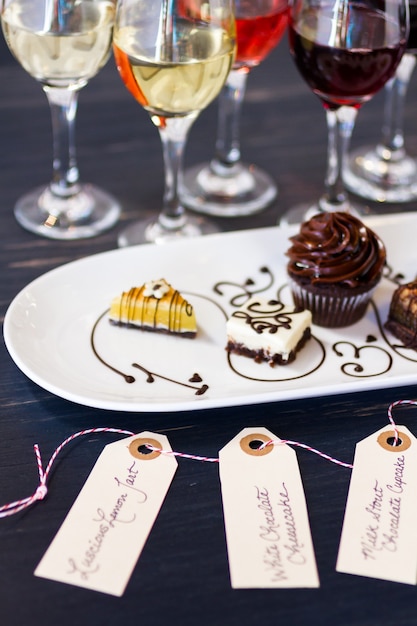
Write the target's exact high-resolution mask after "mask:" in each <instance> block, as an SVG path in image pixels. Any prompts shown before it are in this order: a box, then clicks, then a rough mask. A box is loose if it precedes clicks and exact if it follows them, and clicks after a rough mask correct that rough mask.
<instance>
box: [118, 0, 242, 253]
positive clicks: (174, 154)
mask: <svg viewBox="0 0 417 626" xmlns="http://www.w3.org/2000/svg"><path fill="white" fill-rule="evenodd" d="M113 50H114V56H115V59H116V65H117V69H118V71H119V74H120V77H121V79H122V81H123V82H124V84H125V86H126V88H127V89H128V90H129V91H130V92H131V94H132V95H133V96H134V97H135V99H136V100H137V101H138V102H139V104H141V105H142V107H143V108H144V109H145V110H146V111H147V112H148V113H149V116H150V118H151V121H152V122H153V123H154V125H155V126H156V127H157V128H158V131H159V134H160V138H161V142H162V148H163V156H164V164H165V190H164V199H163V209H162V211H161V213H160V214H159V216H158V218H157V219H151V220H148V221H146V220H144V221H139V222H137V223H135V224H132V225H131V226H128V227H127V229H125V231H123V232H122V233H121V235H120V237H119V245H121V246H125V245H132V244H137V243H151V242H154V243H165V242H167V241H170V240H172V239H178V238H182V237H190V236H196V235H200V234H205V233H207V232H215V231H216V230H217V228H216V227H215V226H214V225H212V224H211V223H210V222H208V221H205V220H203V219H202V218H201V217H197V218H193V217H192V216H189V215H187V214H186V212H185V210H184V207H183V205H182V203H181V201H180V198H179V193H178V192H179V185H180V179H181V172H182V160H183V153H184V148H185V143H186V139H187V135H188V132H189V129H190V127H191V125H192V124H193V123H194V121H195V119H196V118H197V116H198V115H199V113H200V112H201V111H202V110H203V109H205V108H206V107H207V106H208V104H209V103H210V102H211V101H212V100H214V98H215V97H216V96H217V95H218V93H219V92H220V90H221V88H222V86H223V85H224V82H225V80H226V78H227V75H228V73H229V71H230V68H231V66H232V63H233V59H234V53H235V19H234V13H233V1H232V0H204V1H202V0H177V1H176V0H141V2H137V0H119V3H118V10H117V15H116V23H115V29H114V37H113Z"/></svg>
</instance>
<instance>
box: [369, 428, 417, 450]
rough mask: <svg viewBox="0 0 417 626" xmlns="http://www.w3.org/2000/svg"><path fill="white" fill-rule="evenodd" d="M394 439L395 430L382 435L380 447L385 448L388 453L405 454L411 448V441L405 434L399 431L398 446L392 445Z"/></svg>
mask: <svg viewBox="0 0 417 626" xmlns="http://www.w3.org/2000/svg"><path fill="white" fill-rule="evenodd" d="M394 438H395V432H394V431H393V430H389V431H386V432H383V433H381V434H380V435H379V437H378V439H377V441H378V443H379V445H380V446H381V447H382V448H384V450H388V452H404V450H408V448H409V447H410V446H411V439H410V437H409V436H408V435H406V434H405V433H404V432H399V431H398V443H397V445H396V446H394V445H392V442H393V441H394Z"/></svg>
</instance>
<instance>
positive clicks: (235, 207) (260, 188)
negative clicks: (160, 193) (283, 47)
mask: <svg viewBox="0 0 417 626" xmlns="http://www.w3.org/2000/svg"><path fill="white" fill-rule="evenodd" d="M235 15H236V32H237V54H236V59H235V62H234V65H233V69H232V71H231V72H230V74H229V77H228V79H227V81H226V84H225V86H224V87H223V89H222V91H221V93H220V96H219V108H218V127H217V139H216V147H215V155H214V157H213V159H212V160H211V162H210V163H204V164H199V165H196V166H193V167H190V168H189V169H187V170H186V171H185V174H184V181H183V186H182V189H181V198H182V200H183V202H184V204H185V205H186V206H187V207H189V208H190V209H192V210H194V211H196V212H198V213H205V214H209V215H216V216H221V217H235V216H236V217H238V216H241V215H251V214H253V213H257V212H259V211H262V210H263V209H265V208H266V207H267V206H268V205H269V204H271V202H272V201H273V200H274V199H275V197H276V195H277V186H276V184H275V182H274V181H273V179H272V178H271V177H270V176H269V174H267V173H266V172H264V171H263V170H262V169H260V168H259V167H257V166H256V165H254V164H247V163H244V162H243V161H242V160H241V152H240V115H241V110H242V105H243V101H244V96H245V91H246V83H247V78H248V74H249V72H251V71H252V69H253V68H254V67H256V66H257V65H259V64H260V63H261V62H262V61H263V60H264V59H265V58H266V56H267V55H268V54H269V53H270V52H271V51H272V50H273V49H274V48H275V47H276V46H277V45H278V43H279V42H280V41H281V39H282V37H283V35H284V33H285V31H286V27H287V21H288V0H235Z"/></svg>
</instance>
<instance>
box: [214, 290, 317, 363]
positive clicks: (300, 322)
mask: <svg viewBox="0 0 417 626" xmlns="http://www.w3.org/2000/svg"><path fill="white" fill-rule="evenodd" d="M226 331H227V346H226V350H228V352H233V353H235V354H241V355H243V356H247V357H249V358H252V359H254V360H255V361H256V362H257V363H260V362H262V361H267V362H268V363H269V364H270V365H271V366H274V365H286V364H288V363H291V362H292V361H294V359H295V356H296V353H297V352H298V351H299V350H301V348H302V347H303V346H304V344H305V343H306V341H307V340H308V339H309V338H310V336H311V313H310V311H305V310H296V309H294V307H289V306H287V305H285V304H283V303H282V302H279V301H278V300H271V299H270V300H268V299H261V298H259V297H253V298H251V299H250V300H249V301H248V302H246V304H244V305H243V306H242V307H241V308H239V309H237V310H236V311H234V312H233V313H232V315H231V316H230V318H229V319H228V320H227V322H226Z"/></svg>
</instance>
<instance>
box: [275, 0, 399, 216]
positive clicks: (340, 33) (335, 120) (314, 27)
mask: <svg viewBox="0 0 417 626" xmlns="http://www.w3.org/2000/svg"><path fill="white" fill-rule="evenodd" d="M408 28H409V16H408V2H407V0H294V2H293V4H292V6H291V10H290V15H289V23H288V34H289V43H290V51H291V55H292V57H293V59H294V61H295V63H296V66H297V68H298V70H299V72H300V74H301V76H302V77H303V78H304V80H305V81H306V82H307V84H308V85H309V87H310V88H311V90H312V91H313V92H314V93H315V94H316V95H317V96H318V97H319V98H320V100H321V102H322V104H323V106H324V108H325V111H326V118H327V126H328V154H327V162H328V165H327V173H326V178H325V191H324V193H323V195H322V196H321V197H320V198H319V200H318V201H317V202H316V203H314V204H313V205H312V206H310V207H306V206H304V207H294V209H291V210H290V211H289V212H287V214H286V215H284V217H283V218H282V222H285V223H299V222H300V221H302V220H303V219H308V217H309V216H311V215H313V214H315V213H319V212H325V211H348V212H354V213H357V212H358V211H356V210H355V207H353V206H352V204H351V202H350V200H349V197H348V194H347V191H346V188H345V186H344V182H343V176H342V172H343V166H344V163H345V162H346V158H347V151H348V148H349V141H350V138H351V134H352V131H353V127H354V124H355V119H356V116H357V113H358V110H359V109H360V107H361V106H362V105H363V104H364V103H365V102H367V101H369V100H370V99H371V98H372V96H373V95H374V94H375V93H376V92H378V91H379V90H380V89H382V88H383V87H384V86H385V84H386V83H387V82H388V81H389V80H390V79H391V78H392V77H393V76H394V74H395V72H396V69H397V67H398V64H399V63H400V60H401V57H402V55H403V53H404V50H405V47H406V42H407V35H408Z"/></svg>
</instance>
